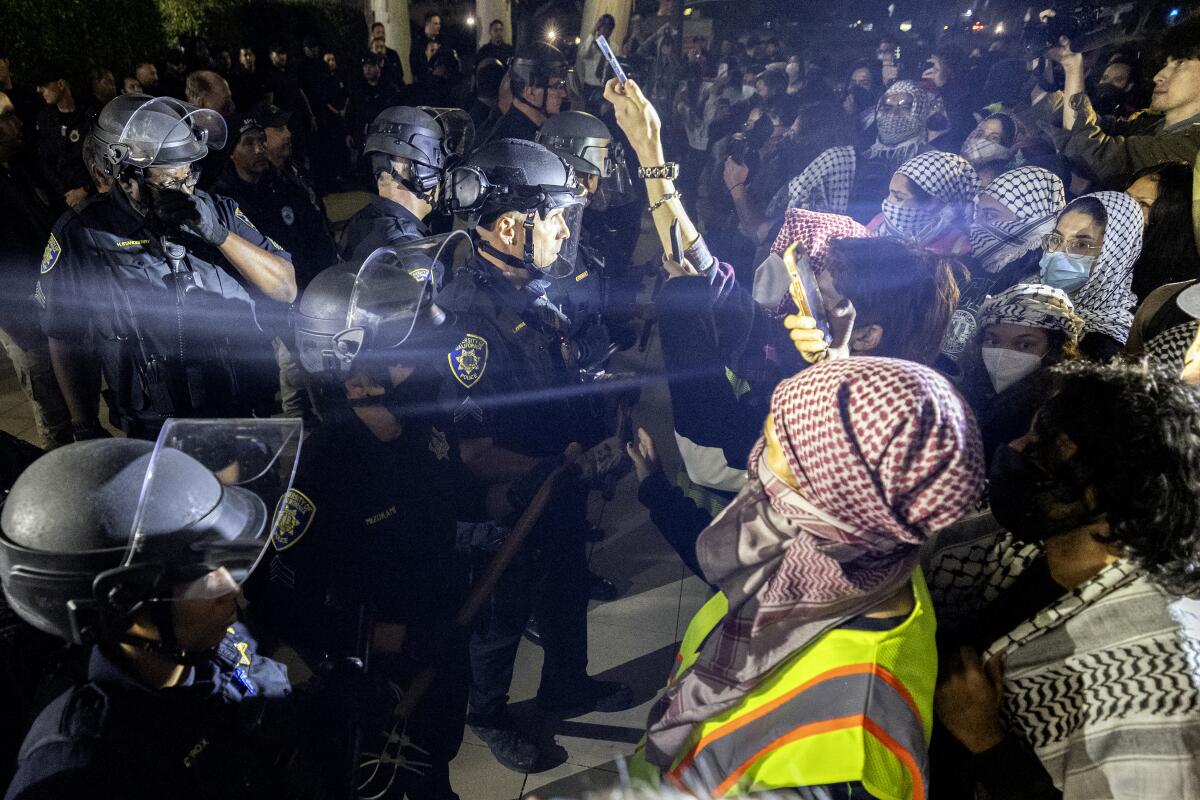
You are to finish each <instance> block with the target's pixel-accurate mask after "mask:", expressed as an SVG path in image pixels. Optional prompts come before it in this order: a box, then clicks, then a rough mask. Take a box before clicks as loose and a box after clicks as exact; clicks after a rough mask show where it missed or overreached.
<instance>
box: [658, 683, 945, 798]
mask: <svg viewBox="0 0 1200 800" xmlns="http://www.w3.org/2000/svg"><path fill="white" fill-rule="evenodd" d="M864 697H865V698H868V701H867V706H866V708H865V709H864V708H863V707H862V698H864ZM775 712H779V713H775ZM885 725H887V727H886V728H885ZM853 727H861V728H864V729H865V730H866V731H867V732H868V733H870V734H871V735H872V736H873V737H875V739H876V740H878V741H879V742H880V744H882V745H883V746H884V747H886V748H887V749H888V751H890V752H891V753H892V755H894V756H895V757H896V758H897V760H899V761H900V762H901V763H902V764H903V765H904V767H905V769H906V770H907V771H908V774H909V778H910V780H911V782H912V787H913V796H914V797H924V796H925V785H926V783H927V781H928V774H929V765H928V763H927V753H926V747H925V740H924V734H923V729H922V725H921V716H920V712H919V710H918V709H917V705H916V703H915V702H914V700H913V698H912V696H911V695H910V694H909V693H908V690H907V689H905V688H904V685H903V684H902V683H901V682H900V681H899V679H897V678H896V676H894V675H892V674H891V673H890V672H888V671H887V670H886V669H884V668H882V667H880V666H879V665H877V664H851V665H847V666H844V667H838V668H836V669H831V670H829V671H828V672H824V673H822V674H820V675H818V676H816V677H815V678H813V679H811V680H809V681H807V682H806V683H804V684H802V685H801V686H797V687H796V688H795V689H793V690H791V691H790V692H788V693H787V694H785V695H783V696H782V697H779V698H777V699H776V700H774V701H772V702H770V703H767V704H765V705H762V706H759V707H758V708H755V709H754V710H753V711H751V712H749V713H747V714H744V715H742V716H740V717H738V718H736V719H734V720H732V721H730V722H728V723H726V724H724V725H722V726H721V727H719V728H717V729H716V730H714V731H711V732H709V733H708V734H706V735H705V736H704V737H703V738H702V739H701V740H700V741H699V742H697V743H696V745H695V746H693V747H692V749H691V751H690V752H689V753H688V754H687V755H686V756H685V757H684V758H683V760H682V761H680V762H679V764H678V765H677V766H675V767H674V768H673V769H672V770H671V771H670V772H669V773H667V778H668V780H670V781H671V782H672V783H674V784H675V785H676V786H679V787H680V788H685V789H686V788H688V787H693V788H694V787H695V786H697V785H701V786H712V785H713V783H714V781H712V780H711V778H712V777H713V776H724V778H723V779H722V780H721V781H720V783H718V784H717V785H716V786H715V788H713V790H712V792H711V794H712V796H713V797H721V796H723V795H725V794H726V793H727V792H728V791H729V790H730V789H732V788H733V787H734V786H736V785H737V782H738V781H739V780H740V779H741V777H742V775H743V774H745V772H746V771H747V770H748V769H749V768H750V767H751V766H753V765H754V764H755V763H757V762H758V761H760V760H761V759H763V758H765V757H766V756H768V755H770V754H771V753H772V752H774V751H775V750H778V749H779V748H781V747H783V746H785V745H788V744H791V743H793V742H797V741H799V740H801V739H805V738H807V737H811V736H816V735H818V734H821V733H826V732H829V731H834V730H840V729H845V728H853Z"/></svg>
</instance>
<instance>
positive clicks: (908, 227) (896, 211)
mask: <svg viewBox="0 0 1200 800" xmlns="http://www.w3.org/2000/svg"><path fill="white" fill-rule="evenodd" d="M883 218H884V220H885V221H886V222H887V225H888V227H889V228H890V229H891V230H892V231H893V232H894V233H895V234H897V236H896V237H894V238H899V239H902V240H905V241H915V242H918V243H921V244H924V243H926V242H929V241H931V240H932V239H933V237H934V236H936V235H937V234H938V232H939V231H940V230H941V228H942V224H941V223H942V217H941V214H939V213H938V212H936V211H932V210H930V209H928V208H905V207H903V206H900V205H897V204H896V203H893V202H892V201H891V200H884V201H883ZM885 235H886V234H885Z"/></svg>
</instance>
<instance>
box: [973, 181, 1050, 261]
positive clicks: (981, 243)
mask: <svg viewBox="0 0 1200 800" xmlns="http://www.w3.org/2000/svg"><path fill="white" fill-rule="evenodd" d="M979 194H980V196H982V195H987V196H989V197H991V198H992V199H994V200H995V201H996V202H998V203H999V204H1000V205H1002V206H1004V207H1005V208H1007V209H1008V210H1009V211H1011V212H1012V213H1013V214H1014V215H1015V216H1016V219H1015V220H1009V221H1004V222H987V221H984V220H982V219H977V221H976V222H975V224H973V225H972V226H971V256H972V258H974V259H975V262H976V263H977V264H979V266H981V267H982V268H983V270H984V271H985V272H999V271H1000V270H1001V269H1003V268H1004V267H1005V266H1007V265H1008V264H1011V263H1012V262H1013V261H1016V260H1017V259H1018V258H1020V257H1021V256H1023V255H1025V254H1026V253H1028V252H1029V251H1030V250H1032V249H1034V248H1035V247H1040V246H1041V242H1042V237H1043V236H1045V235H1046V234H1047V233H1050V231H1052V230H1053V229H1054V221H1055V220H1056V219H1057V218H1058V215H1059V213H1061V212H1062V210H1063V208H1064V207H1065V206H1066V204H1067V198H1066V193H1065V192H1064V191H1063V183H1062V181H1061V180H1060V179H1059V177H1058V176H1057V175H1055V174H1054V173H1053V172H1051V171H1049V170H1047V169H1042V168H1041V167H1018V168H1017V169H1014V170H1009V171H1008V172H1005V173H1003V174H1001V175H999V176H998V177H997V178H996V179H995V180H994V181H992V182H991V183H989V184H988V185H987V187H986V188H985V189H982V190H981V191H980V192H979Z"/></svg>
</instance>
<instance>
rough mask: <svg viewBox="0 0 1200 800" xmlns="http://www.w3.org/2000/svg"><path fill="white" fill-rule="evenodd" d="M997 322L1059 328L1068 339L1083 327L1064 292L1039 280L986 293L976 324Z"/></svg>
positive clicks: (1073, 338) (981, 327)
mask: <svg viewBox="0 0 1200 800" xmlns="http://www.w3.org/2000/svg"><path fill="white" fill-rule="evenodd" d="M997 323H1007V324H1010V325H1024V326H1026V327H1029V328H1042V329H1044V330H1048V331H1059V332H1061V333H1065V334H1066V335H1067V338H1068V339H1070V340H1071V341H1072V342H1076V341H1077V340H1078V339H1079V331H1080V330H1082V329H1083V320H1082V319H1080V318H1079V315H1077V314H1076V313H1075V308H1074V306H1072V305H1071V298H1069V297H1067V293H1066V292H1064V291H1063V290H1062V289H1059V288H1056V287H1054V286H1046V285H1045V284H1041V283H1018V284H1017V285H1016V286H1010V287H1009V288H1007V289H1005V290H1004V291H1003V292H1000V294H997V295H994V296H993V295H989V296H988V298H987V299H986V300H985V301H984V302H983V306H982V307H980V309H979V327H980V329H983V328H986V327H987V326H989V325H995V324H997Z"/></svg>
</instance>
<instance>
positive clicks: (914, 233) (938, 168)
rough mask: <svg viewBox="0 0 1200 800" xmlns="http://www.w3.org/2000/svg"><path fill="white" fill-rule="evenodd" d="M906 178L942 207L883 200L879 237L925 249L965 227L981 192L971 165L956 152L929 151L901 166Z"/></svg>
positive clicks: (899, 171)
mask: <svg viewBox="0 0 1200 800" xmlns="http://www.w3.org/2000/svg"><path fill="white" fill-rule="evenodd" d="M896 172H897V174H900V175H903V176H904V177H906V178H908V179H909V180H910V181H912V182H913V183H914V184H916V185H917V186H919V187H920V188H921V189H922V190H923V191H924V192H925V193H926V194H928V195H929V196H930V197H932V198H933V199H934V200H936V201H938V204H939V205H940V208H939V207H933V208H931V207H929V206H913V207H906V206H901V205H899V204H897V203H894V202H892V201H891V200H890V199H884V201H883V224H882V226H881V227H880V229H879V235H880V236H886V237H888V238H890V239H899V240H900V241H903V242H911V243H913V244H916V245H918V246H925V245H927V244H929V243H930V242H932V241H933V240H934V239H936V238H937V237H938V236H940V235H941V234H942V233H943V232H944V231H945V230H946V229H947V228H950V227H952V226H954V225H955V224H956V223H958V224H963V223H964V222H965V219H966V216H967V209H968V208H969V207H970V203H971V201H972V200H973V199H974V198H975V193H976V192H977V191H979V176H978V175H976V174H975V168H974V167H972V166H971V162H969V161H967V160H966V159H965V158H963V157H962V156H956V155H954V154H953V153H944V152H942V151H940V150H930V151H928V152H925V153H921V154H920V155H918V156H915V157H913V158H910V159H909V160H908V161H905V162H904V163H903V164H901V165H900V168H899V169H897V170H896Z"/></svg>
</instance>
